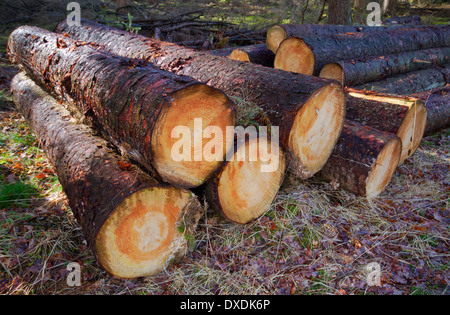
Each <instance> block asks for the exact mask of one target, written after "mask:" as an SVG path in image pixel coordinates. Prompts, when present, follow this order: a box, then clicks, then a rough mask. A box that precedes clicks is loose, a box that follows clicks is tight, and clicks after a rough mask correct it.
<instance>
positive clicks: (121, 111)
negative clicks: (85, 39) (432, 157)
mask: <svg viewBox="0 0 450 315" xmlns="http://www.w3.org/2000/svg"><path fill="white" fill-rule="evenodd" d="M8 52H9V55H10V58H11V60H12V61H13V62H14V63H16V64H19V65H20V66H21V67H23V68H24V70H25V71H26V72H27V73H28V74H29V75H30V76H31V77H32V78H34V79H35V80H36V81H38V82H39V83H40V84H42V85H44V86H46V87H47V88H48V89H49V90H51V91H53V92H54V93H56V94H57V95H59V97H61V98H64V99H67V100H68V101H69V102H70V103H73V104H75V105H76V106H78V108H80V109H81V111H83V113H90V112H91V113H93V114H94V116H95V118H96V120H97V121H98V123H99V124H100V125H101V127H102V129H103V130H104V132H105V134H106V135H107V136H108V137H109V138H110V140H111V141H112V142H114V143H115V144H116V145H117V146H118V147H120V148H121V149H122V150H123V151H124V152H126V153H127V154H129V155H130V157H131V158H133V159H134V160H136V161H137V162H139V163H140V164H141V165H143V166H144V167H146V168H147V169H148V170H154V169H156V172H154V173H155V175H156V173H158V175H159V176H161V178H162V179H163V180H164V181H167V182H169V183H172V184H174V185H179V186H183V187H196V186H199V185H201V184H202V183H204V182H205V181H206V180H207V179H208V178H209V177H210V176H211V175H212V174H213V173H214V172H215V171H216V170H217V169H218V168H219V166H220V163H219V162H217V161H213V162H208V161H206V160H205V159H203V160H202V161H201V162H197V161H191V162H184V161H181V162H175V161H173V159H171V157H170V154H169V157H167V151H168V152H169V153H170V149H171V148H170V147H167V145H166V146H164V145H161V143H162V141H166V142H165V143H170V141H172V140H170V141H168V140H167V139H168V138H169V139H170V131H171V130H169V129H171V128H170V126H171V125H176V124H177V123H178V125H180V124H182V125H186V126H191V125H193V124H191V120H193V119H194V118H193V117H190V115H181V113H183V114H186V111H188V112H189V111H190V110H191V109H192V106H191V105H189V103H187V104H184V103H183V101H184V99H185V98H187V97H189V96H191V95H193V96H194V97H195V95H197V94H196V93H198V94H200V95H201V97H202V99H203V98H205V99H203V101H202V102H199V103H196V106H197V107H196V115H198V116H197V117H196V118H203V116H202V115H205V116H213V117H208V119H209V121H210V122H212V123H213V124H214V123H215V125H218V126H222V124H225V125H226V126H233V125H234V116H235V113H234V107H233V104H232V102H231V101H230V100H229V99H228V98H227V97H226V96H225V94H223V93H222V92H220V91H218V90H215V89H213V88H211V87H208V86H206V85H204V84H200V83H198V82H196V81H194V80H193V79H192V78H188V77H180V76H178V75H175V74H172V73H169V72H166V71H163V70H161V69H159V68H157V67H154V66H152V65H149V64H147V63H145V62H142V61H138V60H131V59H128V58H123V57H118V56H113V55H111V54H110V53H108V52H105V51H100V50H96V49H94V48H93V47H91V46H90V45H87V44H86V43H82V42H76V41H73V40H71V39H69V38H67V37H63V36H61V35H58V34H55V33H51V32H48V31H45V30H42V29H39V28H36V27H26V26H25V27H20V28H18V29H16V30H15V31H14V32H13V33H12V34H11V35H10V37H9V41H8ZM216 100H217V104H211V106H210V103H213V101H216ZM175 104H176V105H175ZM214 105H216V106H214ZM203 106H204V109H203ZM178 108H182V109H183V110H181V109H180V110H179V111H180V112H178V116H177V115H176V114H177V111H178ZM200 110H202V111H200ZM216 111H219V112H218V113H217V112H216ZM170 113H173V114H172V115H171V114H170ZM172 116H175V118H177V117H178V118H177V119H178V122H177V121H170V120H169V119H170V117H172ZM186 116H187V118H183V117H186ZM172 120H173V119H172ZM183 120H184V121H183ZM184 123H185V124H184ZM166 126H167V128H166ZM203 127H204V128H206V126H203ZM165 133H168V134H169V135H168V136H165V137H164V135H165ZM174 141H176V140H175V139H174Z"/></svg>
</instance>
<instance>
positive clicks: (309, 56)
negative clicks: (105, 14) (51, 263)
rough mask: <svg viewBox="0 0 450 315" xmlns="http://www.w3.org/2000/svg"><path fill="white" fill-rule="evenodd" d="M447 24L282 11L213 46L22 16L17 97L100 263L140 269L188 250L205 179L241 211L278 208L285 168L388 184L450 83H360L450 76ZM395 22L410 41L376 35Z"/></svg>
mask: <svg viewBox="0 0 450 315" xmlns="http://www.w3.org/2000/svg"><path fill="white" fill-rule="evenodd" d="M305 34H306V35H305ZM304 35H305V36H304ZM448 35H449V28H448V27H426V26H421V27H420V28H417V29H409V28H403V27H402V26H398V27H388V26H383V27H376V28H370V27H351V26H349V27H346V26H345V27H341V26H326V25H324V26H312V25H304V26H288V25H284V26H276V27H274V28H271V29H269V31H268V33H267V44H259V45H253V46H246V47H239V48H238V49H234V48H233V49H221V50H214V51H209V52H204V51H198V50H193V49H190V48H187V47H183V46H180V45H177V44H174V43H169V42H164V41H160V40H157V39H154V38H148V37H144V36H141V35H137V34H132V33H128V32H125V31H121V30H118V29H115V28H111V27H107V26H103V25H100V24H97V23H95V22H92V21H87V20H83V21H82V26H69V25H67V23H66V21H65V20H64V21H62V22H61V23H60V24H59V25H58V26H57V27H56V30H55V32H49V31H45V30H43V29H40V28H37V27H30V26H22V27H19V28H18V29H16V30H15V31H14V32H12V33H11V35H10V37H9V40H8V54H9V56H10V58H11V60H12V61H13V62H14V63H15V64H17V65H18V66H19V67H20V68H21V70H22V71H23V72H22V73H20V74H18V75H17V76H16V77H15V78H14V80H13V82H12V85H11V86H12V92H13V96H14V101H15V103H16V104H17V107H18V109H19V110H20V111H21V112H22V113H23V115H24V116H25V118H26V119H27V121H28V122H29V124H30V126H31V128H32V129H33V131H34V132H35V134H36V136H37V137H38V139H39V140H40V142H41V144H42V147H43V148H44V150H45V151H46V152H47V155H48V157H49V160H50V161H51V162H52V163H53V165H54V166H55V169H56V171H57V173H58V176H59V179H60V182H61V184H62V186H63V188H64V191H65V192H66V194H67V196H68V199H69V202H70V206H71V208H72V210H73V212H74V215H75V217H76V218H77V220H78V221H79V223H80V225H81V226H82V229H83V232H84V234H85V237H86V240H87V241H88V243H89V245H90V247H91V248H92V250H93V252H94V253H95V254H96V257H97V259H98V261H99V263H100V264H101V265H102V266H103V267H104V269H105V270H107V271H108V272H109V273H111V274H112V275H114V276H116V277H120V278H135V277H140V276H149V275H153V274H155V273H156V272H158V271H160V270H162V269H164V268H165V266H166V265H167V264H168V263H169V262H171V261H173V260H174V259H177V258H181V257H183V255H184V253H185V252H186V250H187V248H188V247H189V243H190V242H192V240H193V237H194V234H195V229H196V226H197V223H198V221H199V219H200V218H201V217H202V212H203V211H204V208H203V207H202V206H201V205H200V202H199V198H198V197H197V195H196V194H199V195H200V194H201V195H204V197H205V198H206V200H207V201H208V203H209V204H210V205H211V206H212V207H213V208H215V209H217V210H218V211H219V212H220V213H221V214H222V215H223V216H224V217H225V218H226V219H228V220H230V221H232V222H236V223H240V224H247V223H249V222H252V221H254V220H255V219H257V218H259V217H260V216H262V215H263V214H264V213H265V212H266V211H267V210H268V209H269V207H270V205H271V203H272V201H273V200H274V198H275V197H276V195H277V193H278V191H279V189H280V187H281V185H282V183H283V179H284V177H285V174H286V172H287V171H289V172H290V173H292V174H293V175H295V176H297V177H299V178H301V179H302V180H307V179H308V178H311V177H313V176H321V177H322V178H323V179H325V180H327V181H330V182H332V183H333V186H339V187H341V188H343V189H346V190H348V191H350V192H353V193H355V194H358V195H361V196H365V197H367V198H374V197H377V196H378V195H379V194H380V193H381V192H383V191H384V189H385V187H386V186H387V185H388V184H389V182H390V180H391V178H392V176H393V174H394V173H395V170H396V168H397V166H398V165H399V163H402V162H404V161H405V160H406V159H407V158H409V157H410V156H411V155H412V154H413V153H414V152H415V151H416V149H417V148H418V146H419V145H420V142H421V139H422V137H423V134H424V132H425V131H427V132H433V131H435V130H437V129H438V128H442V127H445V126H446V125H448V123H449V120H450V118H449V108H450V106H449V101H448V90H449V89H448V86H446V87H441V88H440V89H436V90H433V91H432V92H424V90H425V89H427V90H428V89H430V88H434V87H439V85H440V84H441V83H440V81H439V80H438V79H434V77H433V79H432V80H431V81H432V82H429V83H430V84H429V85H426V86H425V85H424V86H423V88H422V89H417V90H414V93H418V94H414V95H403V94H402V93H396V94H400V95H393V94H395V93H390V94H389V93H380V92H374V91H367V89H366V90H364V89H361V87H365V86H364V84H368V83H369V82H371V81H374V80H381V79H385V78H387V77H391V76H394V75H399V74H404V73H408V74H411V73H413V72H420V71H431V70H432V71H435V72H436V71H437V72H438V73H439V74H441V76H442V77H443V78H444V80H448V79H449V78H450V77H449V76H448V71H449V69H448V68H445V67H441V68H437V67H436V66H437V65H441V64H446V63H448V61H449V58H450V57H449V46H450V45H448V44H449V42H448V41H449V38H450V37H449V36H448ZM391 37H392V38H393V39H396V38H399V39H401V40H402V41H401V44H398V45H397V47H389V48H387V49H389V50H387V51H383V50H382V45H381V44H377V43H378V42H376V40H378V39H379V40H380V41H383V40H387V39H390V38H391ZM410 37H413V39H410ZM337 39H339V41H338V42H337ZM344 39H345V40H344ZM340 40H343V42H342V43H340ZM332 43H335V44H334V45H331V44H332ZM367 43H370V45H369V44H367ZM417 48H420V49H421V50H420V51H416V52H413V50H415V49H417ZM369 52H370V53H371V54H378V53H381V52H383V53H390V54H397V55H386V57H384V58H380V57H371V58H370V59H362V57H364V58H365V57H369ZM331 56H333V58H331ZM393 56H394V57H393ZM412 58H415V59H414V60H411V59H412ZM381 59H382V60H383V61H386V63H383V62H380V60H381ZM417 60H420V62H419V61H417ZM325 61H326V62H333V64H332V65H328V64H326V62H325ZM364 65H365V66H364ZM431 65H434V66H435V67H434V68H433V67H431ZM407 66H410V67H409V68H408V69H406V68H407ZM276 68H278V69H276ZM322 68H323V69H325V70H323V69H322ZM299 69H300V70H299ZM320 70H323V71H320ZM380 72H382V73H380ZM314 75H316V76H314ZM435 76H436V77H439V75H438V74H435ZM364 78H367V79H364ZM394 78H395V80H397V81H398V82H399V80H400V81H401V80H407V79H405V78H401V79H399V78H398V77H394ZM368 80H369V81H368ZM397 81H395V82H397ZM348 82H352V84H348ZM378 82H382V81H378ZM395 82H394V83H391V84H393V85H395ZM447 83H448V82H447ZM380 84H381V83H380ZM397 85H400V83H398V84H397ZM351 86H356V88H352V87H351ZM380 90H382V89H381V88H380ZM383 91H384V92H391V91H390V90H389V89H388V88H386V90H383ZM408 94H413V93H408ZM427 112H428V114H427ZM427 115H428V120H427ZM256 127H257V128H256ZM230 128H231V132H230ZM252 128H253V129H252ZM269 129H270V130H269ZM238 130H240V131H243V134H244V135H243V137H240V135H238ZM251 130H255V132H254V133H251V132H250V131H251ZM180 138H182V139H183V140H186V141H187V143H188V144H187V145H185V144H184V143H185V142H186V141H184V142H182V143H181V141H180ZM262 148H264V149H265V150H262ZM205 153H208V154H205ZM175 157H176V158H175ZM252 157H253V158H252ZM194 192H195V194H194Z"/></svg>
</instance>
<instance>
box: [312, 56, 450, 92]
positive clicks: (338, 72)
mask: <svg viewBox="0 0 450 315" xmlns="http://www.w3.org/2000/svg"><path fill="white" fill-rule="evenodd" d="M448 63H450V47H444V48H431V49H425V50H419V51H407V52H402V53H399V54H395V55H384V56H374V57H368V58H364V59H356V60H355V59H351V60H345V61H337V62H333V63H329V64H327V65H325V66H324V67H323V68H322V70H320V73H319V76H320V77H322V78H327V79H335V80H337V81H339V82H340V83H341V84H342V85H344V86H355V85H360V84H365V83H369V82H373V81H379V80H382V79H385V78H388V77H393V76H396V75H400V74H404V73H408V72H411V71H417V70H423V69H427V68H432V67H435V66H436V65H445V64H448Z"/></svg>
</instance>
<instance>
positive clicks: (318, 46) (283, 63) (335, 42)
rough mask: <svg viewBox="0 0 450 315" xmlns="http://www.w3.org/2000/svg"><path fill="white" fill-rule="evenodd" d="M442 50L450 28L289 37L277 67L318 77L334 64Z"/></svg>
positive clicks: (449, 43) (449, 41) (449, 39)
mask: <svg viewBox="0 0 450 315" xmlns="http://www.w3.org/2000/svg"><path fill="white" fill-rule="evenodd" d="M442 47H450V26H427V27H418V28H411V29H409V28H400V29H396V30H393V31H384V32H383V31H379V32H359V33H346V34H335V35H328V36H326V37H314V36H309V37H302V38H299V37H290V38H288V39H285V40H284V41H283V42H282V43H281V44H280V47H279V48H278V50H277V53H276V56H275V61H274V67H275V68H276V69H282V70H286V71H291V72H297V73H303V74H307V75H313V74H314V75H318V74H319V73H320V70H322V68H323V67H324V66H325V65H327V64H329V63H332V62H338V61H341V60H352V59H362V58H367V57H370V56H382V55H392V54H398V53H401V52H405V51H415V50H422V49H430V48H442Z"/></svg>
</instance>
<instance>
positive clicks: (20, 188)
mask: <svg viewBox="0 0 450 315" xmlns="http://www.w3.org/2000/svg"><path fill="white" fill-rule="evenodd" d="M37 196H39V191H38V189H37V187H36V186H34V185H32V184H27V183H23V182H17V183H13V184H3V185H1V186H0V208H12V207H13V206H18V207H27V206H29V205H30V204H31V202H32V201H33V198H32V197H37Z"/></svg>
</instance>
